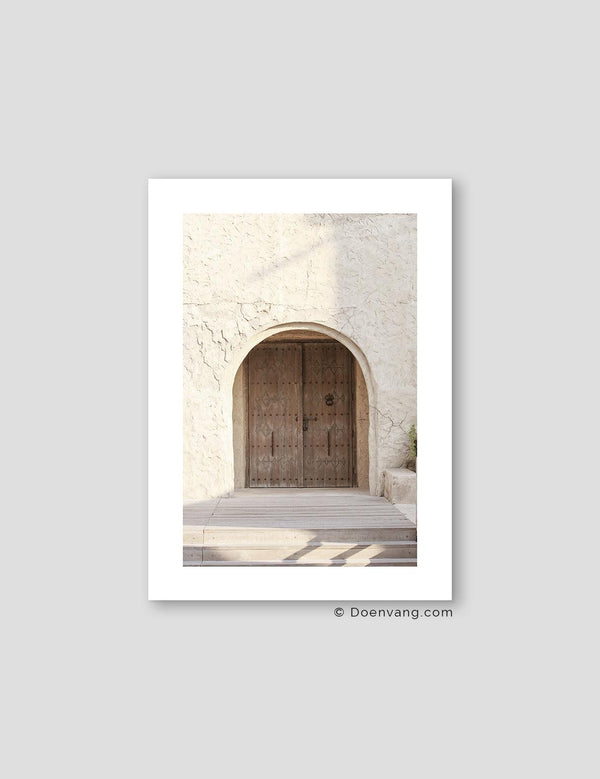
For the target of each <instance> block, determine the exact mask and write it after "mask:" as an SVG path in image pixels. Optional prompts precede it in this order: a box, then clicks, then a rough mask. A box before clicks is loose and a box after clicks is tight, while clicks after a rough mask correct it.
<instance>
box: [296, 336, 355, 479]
mask: <svg viewBox="0 0 600 779" xmlns="http://www.w3.org/2000/svg"><path fill="white" fill-rule="evenodd" d="M350 368H351V355H350V352H349V351H348V350H347V349H346V347H345V346H342V345H341V344H338V343H314V344H311V343H306V344H304V365H303V400H304V425H303V427H304V441H303V452H304V457H303V460H304V486H305V487H351V486H352V483H353V462H352V460H353V442H352V384H351V370H350Z"/></svg>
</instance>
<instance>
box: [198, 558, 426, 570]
mask: <svg viewBox="0 0 600 779" xmlns="http://www.w3.org/2000/svg"><path fill="white" fill-rule="evenodd" d="M183 564H184V566H185V567H186V568H187V567H195V566H202V567H204V566H216V565H239V566H244V565H267V566H277V565H286V566H287V565H308V566H322V567H323V566H346V567H366V566H372V565H378V566H382V565H397V566H403V567H415V566H416V565H417V560H416V558H415V557H406V558H401V557H396V558H385V557H377V558H374V559H368V558H364V559H359V560H352V559H348V560H205V561H204V562H201V561H199V560H187V561H184V563H183Z"/></svg>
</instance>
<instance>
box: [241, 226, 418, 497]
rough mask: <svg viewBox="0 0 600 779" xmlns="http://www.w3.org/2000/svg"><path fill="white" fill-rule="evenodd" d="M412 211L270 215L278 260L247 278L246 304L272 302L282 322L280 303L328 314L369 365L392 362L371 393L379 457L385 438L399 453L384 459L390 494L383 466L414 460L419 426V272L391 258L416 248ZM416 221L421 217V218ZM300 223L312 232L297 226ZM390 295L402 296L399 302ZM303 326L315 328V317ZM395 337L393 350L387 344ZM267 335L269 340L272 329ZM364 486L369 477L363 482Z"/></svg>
mask: <svg viewBox="0 0 600 779" xmlns="http://www.w3.org/2000/svg"><path fill="white" fill-rule="evenodd" d="M407 216H408V215H399V214H365V215H359V214H353V215H351V218H349V217H350V215H348V214H304V215H293V219H292V218H290V221H289V222H287V223H286V222H285V219H286V215H272V216H271V217H269V215H265V217H266V219H267V220H268V219H269V218H270V219H271V221H270V222H269V223H268V224H267V227H266V231H267V232H266V234H267V237H268V238H270V239H275V240H277V241H278V242H279V250H278V257H277V259H266V260H265V261H264V264H263V266H262V267H261V268H260V269H258V270H257V269H254V268H253V269H252V270H251V271H250V272H249V273H248V274H247V276H246V278H245V282H244V288H245V289H246V290H247V297H246V305H248V306H256V307H257V308H260V307H261V306H262V307H267V308H268V310H269V311H270V312H272V314H273V318H275V319H276V316H277V307H278V306H281V307H282V308H284V309H285V308H286V307H288V306H290V305H292V306H293V307H294V308H296V309H303V310H305V311H306V312H307V313H308V312H311V311H313V310H314V311H315V312H317V311H326V312H327V313H328V314H329V315H330V316H331V317H332V318H333V320H334V321H333V322H332V321H329V322H327V324H328V325H330V326H332V327H334V328H335V329H337V330H338V331H339V332H340V333H343V334H344V335H345V336H347V337H348V338H349V339H350V340H351V341H353V342H354V343H356V344H358V345H359V346H360V347H361V348H362V349H363V351H364V353H365V355H366V358H367V360H369V362H371V361H372V360H373V359H374V358H376V359H377V360H379V363H381V361H382V359H383V360H385V361H388V364H389V366H390V370H389V371H388V374H389V377H390V378H389V382H386V381H379V383H378V386H377V391H378V393H379V397H378V398H374V397H371V398H369V400H368V404H367V409H366V416H368V414H369V412H370V414H371V415H372V417H373V419H372V420H371V426H372V429H376V428H377V430H378V432H377V440H376V441H374V440H373V438H371V444H372V451H371V456H372V457H373V456H378V454H379V444H380V442H382V441H386V442H391V443H392V446H391V451H387V452H386V455H385V458H384V459H383V460H382V461H380V462H378V463H377V477H376V478H377V480H378V482H381V484H378V489H377V494H382V489H383V476H382V471H383V469H384V468H390V467H399V466H403V465H405V464H406V461H407V459H408V458H409V456H410V439H409V431H410V427H411V425H413V424H416V417H415V412H414V409H415V408H416V398H415V396H414V385H415V377H416V339H415V338H413V337H411V336H410V334H411V333H412V332H414V331H415V330H416V273H415V269H411V268H410V267H409V266H408V265H407V266H406V267H404V266H403V265H402V264H397V263H393V262H392V261H391V260H390V256H392V257H393V256H394V255H395V254H396V253H397V254H398V255H400V254H402V253H403V252H404V254H406V253H407V250H408V251H409V252H411V251H414V247H411V246H409V245H408V244H409V242H410V241H414V231H411V230H397V229H395V223H394V220H396V219H399V218H402V219H406V218H407ZM411 218H412V219H413V220H414V219H416V217H415V216H414V215H412V217H411ZM294 220H296V221H295V222H294ZM298 220H302V223H304V225H305V226H308V228H309V229H308V230H306V229H305V228H304V229H303V228H302V227H301V226H300V227H298V228H296V227H295V225H296V224H297V223H298ZM303 244H304V245H303ZM299 246H300V248H298V247H299ZM290 290H293V293H292V294H291V293H290ZM290 295H291V298H292V300H293V303H290ZM390 300H392V301H395V304H394V305H393V306H390ZM251 313H254V312H251ZM281 324H283V322H282V323H281ZM297 324H298V325H299V326H306V327H307V328H309V329H310V322H306V323H297ZM376 333H379V334H381V339H380V340H381V343H382V344H384V346H383V347H382V346H381V345H380V344H378V343H376V342H375V341H374V337H373V334H376ZM366 334H369V337H366ZM390 334H391V348H390V346H389V344H388V345H385V341H386V339H389V338H390ZM264 335H265V338H266V337H268V336H269V335H270V333H269V332H265V333H264ZM374 351H379V353H378V354H374ZM382 351H384V352H385V353H384V354H382ZM244 370H245V369H244V368H243V367H240V369H239V370H238V375H237V376H236V379H235V382H234V394H235V396H236V398H237V400H238V402H237V404H236V402H235V399H234V408H236V405H237V406H238V408H237V410H236V412H235V413H236V415H237V418H238V423H236V422H235V421H234V425H236V426H237V427H238V428H239V420H240V416H243V412H240V409H239V393H240V391H243V390H240V386H239V385H240V383H241V384H242V385H243V384H244V381H245V376H244ZM358 372H359V373H361V376H360V377H359V382H360V380H361V379H362V383H363V384H364V377H362V372H361V371H360V369H359V371H358ZM380 373H381V370H380ZM380 378H381V377H380ZM386 384H388V386H386ZM382 395H386V397H382ZM393 395H396V397H397V398H398V399H399V402H398V403H397V406H398V407H399V408H400V411H398V412H397V413H394V414H389V413H381V412H380V410H379V409H380V408H383V407H384V406H385V407H386V410H387V408H389V404H390V398H391V397H392V396H393ZM402 408H404V411H402V410H401V409H402ZM364 416H365V415H364V414H363V418H364ZM243 421H244V424H245V420H243ZM357 421H358V415H357ZM367 424H368V423H367ZM243 435H244V434H243V432H240V430H239V429H238V430H237V431H236V433H235V435H234V439H235V446H234V451H235V453H236V461H237V463H236V469H235V471H236V478H235V487H236V488H241V487H243V486H245V481H244V480H242V479H241V478H240V477H239V472H240V462H241V461H242V459H243V455H242V452H241V446H242V445H241V443H240V442H241V440H242V438H243ZM364 445H365V444H364V442H361V446H363V447H364ZM367 446H368V437H367ZM372 477H373V474H372ZM364 484H365V480H364V478H361V480H360V482H359V485H360V486H364Z"/></svg>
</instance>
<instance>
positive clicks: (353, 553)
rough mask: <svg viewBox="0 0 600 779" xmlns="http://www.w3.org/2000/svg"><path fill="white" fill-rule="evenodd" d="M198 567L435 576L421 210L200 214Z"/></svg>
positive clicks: (192, 234) (191, 364)
mask: <svg viewBox="0 0 600 779" xmlns="http://www.w3.org/2000/svg"><path fill="white" fill-rule="evenodd" d="M182 229H183V565H184V566H337V567H343V566H416V565H417V560H418V558H417V548H418V542H417V431H418V420H417V336H418V334H417V263H418V252H417V237H418V224H417V214H415V213H356V214H354V213H302V214H290V213H259V214H254V213H235V214H234V213H232V214H227V213H225V214H224V213H216V214H215V213H212V214H198V213H196V214H194V213H191V214H185V215H184V216H183V225H182Z"/></svg>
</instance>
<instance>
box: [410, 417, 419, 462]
mask: <svg viewBox="0 0 600 779" xmlns="http://www.w3.org/2000/svg"><path fill="white" fill-rule="evenodd" d="M408 438H409V440H410V453H411V454H412V456H413V457H414V459H415V460H416V459H417V428H416V427H415V426H414V425H411V426H410V430H409V431H408Z"/></svg>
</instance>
